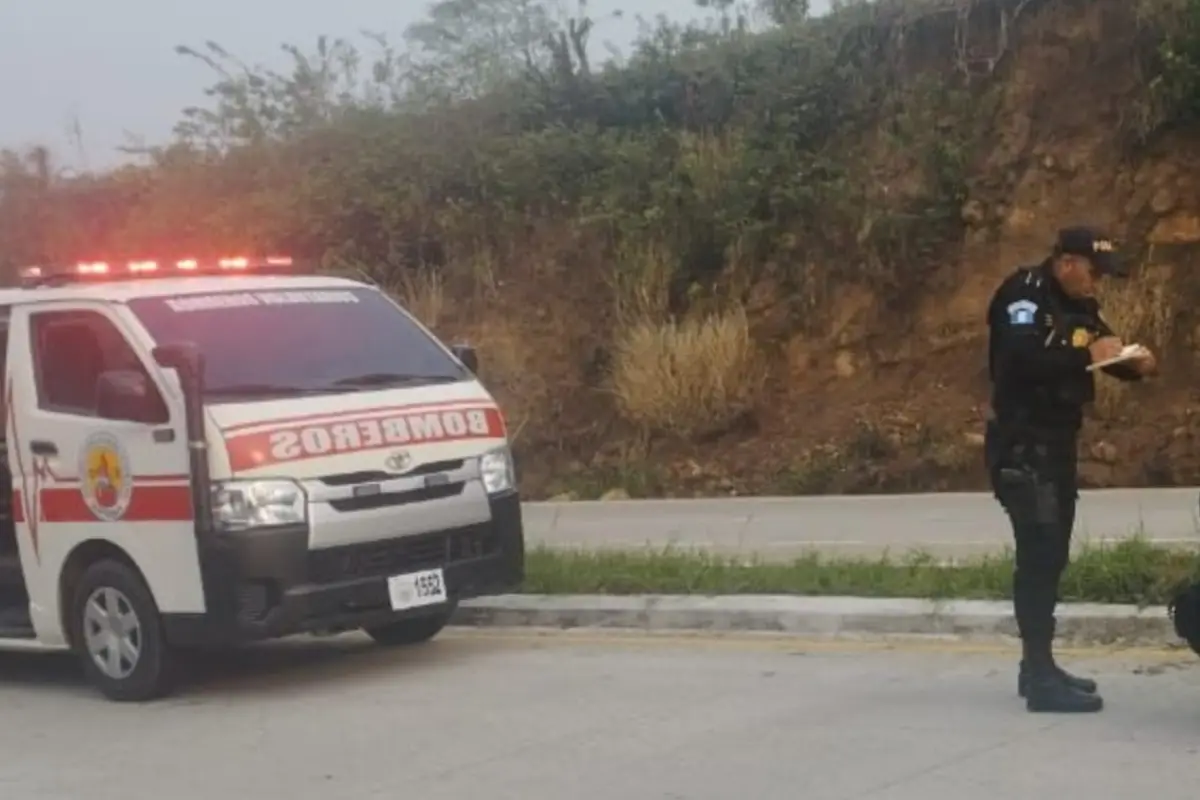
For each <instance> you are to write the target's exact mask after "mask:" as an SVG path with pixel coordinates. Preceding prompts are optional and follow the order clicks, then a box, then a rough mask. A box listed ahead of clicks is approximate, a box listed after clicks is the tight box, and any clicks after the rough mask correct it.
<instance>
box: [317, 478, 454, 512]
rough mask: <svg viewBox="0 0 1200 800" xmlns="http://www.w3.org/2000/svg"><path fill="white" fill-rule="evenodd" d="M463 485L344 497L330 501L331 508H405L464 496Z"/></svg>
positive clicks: (364, 509)
mask: <svg viewBox="0 0 1200 800" xmlns="http://www.w3.org/2000/svg"><path fill="white" fill-rule="evenodd" d="M465 485H466V484H464V483H462V482H461V481H460V482H459V483H443V484H440V485H439V484H432V485H428V486H426V487H425V488H423V489H409V490H407V491H404V492H376V493H374V494H366V493H364V494H360V495H358V496H357V497H344V498H341V499H339V500H330V501H329V506H330V508H332V509H333V510H334V511H341V512H346V511H368V510H370V509H372V508H387V507H389V506H403V505H407V504H409V503H424V502H426V501H428V500H444V499H446V498H447V497H455V496H457V495H460V494H462V491H463V487H464V486H465Z"/></svg>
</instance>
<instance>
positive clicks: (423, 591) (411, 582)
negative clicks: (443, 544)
mask: <svg viewBox="0 0 1200 800" xmlns="http://www.w3.org/2000/svg"><path fill="white" fill-rule="evenodd" d="M388 596H389V597H390V598H391V601H392V610H393V611H403V610H404V609H406V608H419V607H421V606H432V605H436V604H437V603H444V602H446V577H445V575H444V574H443V573H442V570H440V569H427V570H422V571H421V572H410V573H408V574H407V575H395V576H393V577H391V578H388Z"/></svg>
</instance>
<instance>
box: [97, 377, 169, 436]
mask: <svg viewBox="0 0 1200 800" xmlns="http://www.w3.org/2000/svg"><path fill="white" fill-rule="evenodd" d="M163 411H164V410H163V409H162V407H161V404H160V402H159V399H158V394H157V393H156V392H155V391H154V387H153V386H152V385H151V384H150V381H149V380H147V379H146V376H145V375H143V374H142V373H140V372H136V371H134V370H126V369H114V370H108V371H107V372H102V373H100V378H99V380H98V381H97V382H96V412H97V413H98V414H99V415H100V416H101V417H103V418H105V419H119V420H125V421H127V422H145V423H148V424H149V423H155V422H161V421H163V419H164V417H165V414H164V413H163Z"/></svg>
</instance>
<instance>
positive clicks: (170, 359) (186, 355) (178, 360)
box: [151, 342, 200, 372]
mask: <svg viewBox="0 0 1200 800" xmlns="http://www.w3.org/2000/svg"><path fill="white" fill-rule="evenodd" d="M151 355H152V356H154V362H155V363H156V364H158V365H159V366H160V367H166V368H167V369H174V370H179V371H180V372H184V371H192V370H194V369H196V367H197V366H198V365H199V363H200V350H199V349H198V348H197V347H196V345H194V344H192V343H191V342H180V343H178V344H160V345H159V346H158V347H155V348H154V350H153V351H152V352H151Z"/></svg>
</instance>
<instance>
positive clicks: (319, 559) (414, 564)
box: [308, 523, 497, 583]
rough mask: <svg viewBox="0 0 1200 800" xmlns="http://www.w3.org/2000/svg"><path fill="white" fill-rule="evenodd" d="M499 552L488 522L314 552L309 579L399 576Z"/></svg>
mask: <svg viewBox="0 0 1200 800" xmlns="http://www.w3.org/2000/svg"><path fill="white" fill-rule="evenodd" d="M496 549H497V542H496V538H495V535H494V534H493V533H492V531H491V526H490V525H489V524H487V523H484V524H481V525H471V526H468V527H465V528H457V529H454V530H451V531H443V532H439V533H424V534H420V535H418V536H405V537H403V538H400V539H388V540H386V541H382V542H368V543H366V544H353V545H344V546H342V547H330V548H327V549H324V550H313V551H312V552H310V553H309V554H308V576H309V580H310V581H312V582H313V583H333V582H335V581H341V580H352V579H354V578H372V577H379V576H384V575H396V574H399V573H403V572H409V571H412V570H417V569H425V568H428V567H436V566H443V565H447V564H454V563H457V562H460V561H470V560H471V559H476V558H484V557H487V556H489V555H492V554H494V553H495V552H496Z"/></svg>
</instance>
